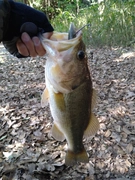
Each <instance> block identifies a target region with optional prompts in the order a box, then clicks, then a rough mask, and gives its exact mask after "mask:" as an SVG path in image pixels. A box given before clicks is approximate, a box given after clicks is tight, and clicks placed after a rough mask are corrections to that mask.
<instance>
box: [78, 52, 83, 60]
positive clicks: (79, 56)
mask: <svg viewBox="0 0 135 180" xmlns="http://www.w3.org/2000/svg"><path fill="white" fill-rule="evenodd" d="M77 57H78V59H79V60H82V59H84V57H85V53H84V51H82V50H80V51H78V53H77Z"/></svg>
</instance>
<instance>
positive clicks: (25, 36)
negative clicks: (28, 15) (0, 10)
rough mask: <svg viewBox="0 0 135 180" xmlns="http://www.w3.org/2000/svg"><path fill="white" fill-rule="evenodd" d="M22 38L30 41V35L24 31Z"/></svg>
mask: <svg viewBox="0 0 135 180" xmlns="http://www.w3.org/2000/svg"><path fill="white" fill-rule="evenodd" d="M22 40H23V41H29V40H30V37H29V35H28V34H27V33H25V32H24V33H23V34H22Z"/></svg>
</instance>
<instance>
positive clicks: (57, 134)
mask: <svg viewBox="0 0 135 180" xmlns="http://www.w3.org/2000/svg"><path fill="white" fill-rule="evenodd" d="M51 134H52V136H53V137H54V138H55V139H56V140H58V141H64V140H65V136H64V134H63V133H62V132H61V131H60V130H59V129H58V127H57V126H56V125H55V124H53V126H52V129H51Z"/></svg>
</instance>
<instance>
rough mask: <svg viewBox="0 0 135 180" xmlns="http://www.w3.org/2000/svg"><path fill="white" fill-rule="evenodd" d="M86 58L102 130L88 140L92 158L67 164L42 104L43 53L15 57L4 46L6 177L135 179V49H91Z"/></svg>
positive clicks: (1, 166) (2, 155)
mask: <svg viewBox="0 0 135 180" xmlns="http://www.w3.org/2000/svg"><path fill="white" fill-rule="evenodd" d="M90 51H92V52H90ZM92 54H93V57H92ZM88 57H89V65H90V70H91V75H92V79H93V85H94V88H95V89H96V90H97V91H98V102H97V106H96V108H95V114H96V116H97V117H98V119H99V121H100V130H99V131H98V133H97V134H96V136H95V137H93V138H88V139H84V145H85V147H86V150H87V152H88V154H89V163H88V164H83V163H82V164H78V165H76V166H74V167H67V166H65V165H64V157H65V152H66V142H62V143H61V142H57V141H55V140H54V139H53V138H52V137H51V136H50V134H49V132H50V128H51V125H52V117H51V115H50V111H49V108H48V107H46V108H43V109H42V108H41V106H40V96H41V93H42V91H43V89H44V88H45V83H44V79H45V78H44V64H45V58H42V59H41V58H27V59H17V58H15V57H13V56H11V55H10V54H9V53H8V52H6V51H5V49H4V48H3V46H2V45H1V46H0V73H1V74H0V76H1V78H0V79H1V86H0V93H1V99H0V101H1V107H0V113H1V118H0V178H1V179H2V180H11V179H12V180H31V179H32V180H41V179H42V180H49V179H56V180H57V179H59V180H66V179H67V180H99V179H100V180H101V179H109V180H114V179H116V180H126V179H132V180H133V179H135V178H134V174H135V52H134V51H133V50H127V49H109V48H104V49H93V50H88Z"/></svg>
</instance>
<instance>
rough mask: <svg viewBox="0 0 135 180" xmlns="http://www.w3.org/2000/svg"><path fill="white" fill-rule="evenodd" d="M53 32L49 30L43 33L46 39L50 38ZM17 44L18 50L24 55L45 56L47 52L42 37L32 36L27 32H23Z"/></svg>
mask: <svg viewBox="0 0 135 180" xmlns="http://www.w3.org/2000/svg"><path fill="white" fill-rule="evenodd" d="M52 34H53V32H47V33H43V36H44V37H45V38H46V39H50V37H51V36H52ZM16 46H17V49H18V52H19V53H20V54H21V55H23V56H31V57H36V56H44V55H45V53H46V51H45V49H44V48H43V46H42V44H41V42H40V39H39V38H38V37H37V36H34V37H32V38H30V36H29V35H28V34H27V33H26V32H24V33H22V35H21V39H19V40H18V41H17V44H16Z"/></svg>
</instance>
